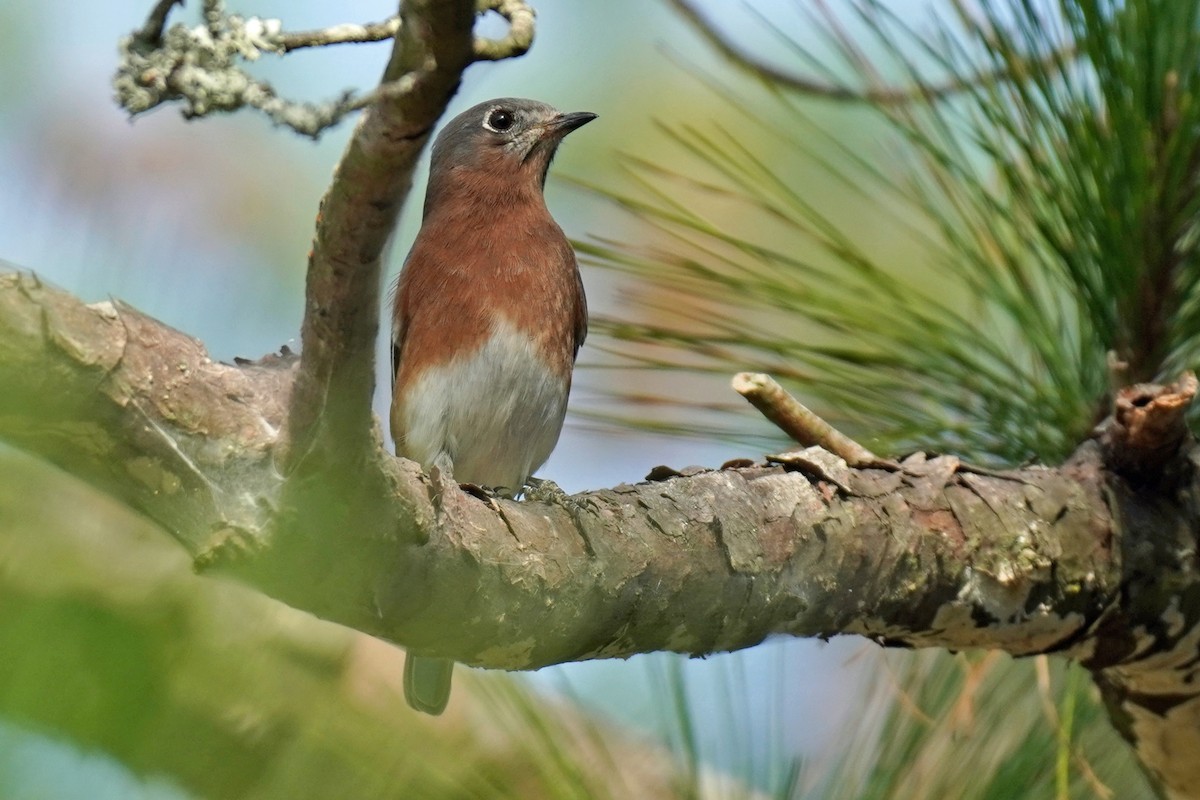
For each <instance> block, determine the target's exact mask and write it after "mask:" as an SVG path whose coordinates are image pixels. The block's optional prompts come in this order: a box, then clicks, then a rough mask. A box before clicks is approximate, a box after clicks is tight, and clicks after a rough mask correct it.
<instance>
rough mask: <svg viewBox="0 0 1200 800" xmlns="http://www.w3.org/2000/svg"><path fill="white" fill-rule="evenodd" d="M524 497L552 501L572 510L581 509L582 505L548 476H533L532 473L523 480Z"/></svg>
mask: <svg viewBox="0 0 1200 800" xmlns="http://www.w3.org/2000/svg"><path fill="white" fill-rule="evenodd" d="M525 499H526V500H533V501H535V502H539V503H553V504H554V505H557V506H563V507H565V508H568V509H570V510H571V511H572V512H578V511H581V510H582V509H583V506H582V505H581V504H580V503H579V502H578V501H576V500H575V499H574V498H573V497H571V495H569V494H567V493H566V492H564V491H563V490H562V488H561V487H560V486H559V485H558V484H557V483H555V482H554V481H552V480H549V479H548V478H535V477H533V476H532V475H530V476H529V477H528V478H527V479H526V480H525Z"/></svg>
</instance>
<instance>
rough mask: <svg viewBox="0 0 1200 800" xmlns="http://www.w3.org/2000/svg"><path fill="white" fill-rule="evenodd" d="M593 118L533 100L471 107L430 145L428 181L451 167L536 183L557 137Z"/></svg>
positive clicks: (505, 100) (510, 99)
mask: <svg viewBox="0 0 1200 800" xmlns="http://www.w3.org/2000/svg"><path fill="white" fill-rule="evenodd" d="M595 118H596V115H595V114H592V113H591V112H588V111H576V112H573V113H568V114H563V113H560V112H559V111H556V110H555V109H554V108H552V107H550V106H548V105H546V104H545V103H539V102H538V101H536V100H525V99H521V98H517V97H501V98H497V99H496V100H488V101H487V102H485V103H480V104H479V105H476V106H473V107H471V108H469V109H467V110H466V111H464V112H463V113H461V114H459V115H458V116H457V117H455V118H454V119H452V120H450V122H449V123H448V124H447V125H446V127H445V128H444V129H442V132H441V133H440V134H439V135H438V137H437V140H436V141H435V142H434V143H433V160H432V163H431V164H430V183H431V184H432V183H434V182H435V181H436V180H438V179H446V178H448V177H449V175H450V173H451V170H465V171H469V172H475V171H478V170H485V171H487V172H489V173H492V174H494V175H495V176H496V177H497V178H501V177H510V178H514V179H515V178H516V177H517V176H518V175H521V174H524V175H526V176H528V177H529V178H536V179H537V180H539V181H541V182H545V180H546V171H547V170H548V169H549V168H550V161H551V160H552V159H553V158H554V153H555V151H556V150H557V149H558V145H559V143H560V142H561V141H562V139H563V137H564V136H566V135H567V134H568V133H570V132H571V131H573V130H575V129H576V128H578V127H580V126H582V125H586V124H587V123H589V122H591V121H592V120H594V119H595Z"/></svg>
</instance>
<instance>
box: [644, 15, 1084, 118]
mask: <svg viewBox="0 0 1200 800" xmlns="http://www.w3.org/2000/svg"><path fill="white" fill-rule="evenodd" d="M667 2H669V3H670V4H671V6H672V7H673V8H674V9H675V10H676V11H677V12H678V13H679V15H680V16H681V17H683V19H684V21H686V22H687V23H689V24H690V25H691V26H692V29H693V30H695V31H696V32H697V33H699V34H700V35H701V36H703V37H704V39H705V40H706V41H707V42H708V43H709V44H710V45H711V46H712V47H713V48H714V49H715V50H716V51H717V52H718V53H720V54H721V55H722V56H723V57H724V58H725V59H726V60H728V61H729V62H730V63H731V64H734V65H735V66H737V67H739V68H741V69H742V70H744V71H746V72H748V73H750V74H751V75H754V76H755V77H757V78H760V79H761V80H764V81H766V82H768V83H770V84H773V85H775V86H778V87H781V88H784V89H788V90H790V91H793V92H798V93H800V94H805V95H810V96H813V97H821V98H824V99H826V100H834V101H839V102H853V103H871V104H875V105H884V106H899V105H906V104H908V103H913V102H916V101H921V100H924V101H929V100H941V99H944V98H947V97H951V96H953V95H955V94H959V93H961V92H964V91H967V90H970V89H973V88H978V87H983V86H990V85H993V84H997V83H1000V82H1002V81H1008V80H1014V79H1015V77H1016V76H1014V75H1013V74H1012V73H1011V72H1010V71H1009V70H1007V69H997V70H991V71H987V72H981V73H979V74H978V75H975V76H973V77H971V78H970V79H968V80H963V79H951V80H946V81H942V82H940V83H924V82H921V83H917V84H916V85H913V86H900V87H886V86H882V87H881V86H870V87H867V88H862V89H858V88H854V87H850V86H843V85H838V84H834V83H827V82H824V81H820V80H816V79H814V78H808V77H805V76H803V75H797V74H795V73H793V72H789V71H787V70H783V69H780V68H779V67H776V66H773V65H772V64H769V63H768V62H766V61H764V60H762V59H761V58H759V57H758V56H755V55H753V54H751V53H748V52H746V51H745V50H743V49H741V48H740V47H738V46H737V45H736V44H734V42H733V40H732V39H730V38H729V37H728V36H727V35H726V34H725V33H724V32H722V31H721V29H720V27H719V26H718V25H716V24H715V23H714V22H713V21H712V20H710V19H708V18H707V17H705V16H704V15H703V14H701V13H700V11H699V10H698V9H697V8H696V7H695V6H694V5H693V4H692V3H691V1H690V0H667ZM841 41H842V42H843V43H848V42H847V40H845V39H844V38H842V39H841ZM1073 55H1074V50H1073V49H1071V48H1065V49H1063V50H1061V51H1056V52H1054V53H1051V54H1049V55H1048V56H1046V57H1045V58H1043V59H1039V61H1040V62H1041V63H1042V64H1044V65H1046V66H1048V67H1053V66H1056V65H1059V64H1061V63H1063V61H1064V60H1066V59H1069V58H1070V57H1072V56H1073Z"/></svg>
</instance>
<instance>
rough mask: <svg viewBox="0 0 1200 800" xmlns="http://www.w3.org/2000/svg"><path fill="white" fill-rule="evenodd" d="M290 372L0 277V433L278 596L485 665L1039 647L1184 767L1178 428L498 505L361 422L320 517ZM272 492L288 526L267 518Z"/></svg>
mask: <svg viewBox="0 0 1200 800" xmlns="http://www.w3.org/2000/svg"><path fill="white" fill-rule="evenodd" d="M296 374H297V368H296V365H295V362H294V360H290V359H288V358H286V357H282V358H281V357H274V358H271V359H268V360H267V361H266V362H265V363H256V364H244V365H234V366H230V365H222V364H213V363H212V362H211V361H209V360H208V358H207V356H206V355H205V353H204V350H203V348H202V347H201V346H200V345H199V344H198V343H197V342H195V340H193V339H191V338H190V337H187V336H185V335H184V334H181V333H179V332H178V331H174V330H172V329H170V328H167V327H166V326H163V325H161V324H159V323H156V322H154V321H153V320H151V319H149V318H147V317H145V316H143V315H140V314H138V313H137V312H135V311H133V310H131V309H128V308H125V307H120V306H114V305H112V304H108V303H104V304H98V305H94V306H85V305H83V304H82V303H80V302H79V301H78V300H75V299H74V298H72V297H70V296H69V295H66V294H64V293H62V292H58V291H55V290H53V289H49V288H47V287H45V286H44V285H42V284H40V283H39V282H38V281H36V279H34V278H31V277H28V276H20V275H10V276H4V277H3V279H2V280H0V384H2V385H4V386H5V387H6V392H5V393H4V394H3V396H2V398H0V436H3V437H4V438H6V439H10V440H15V441H17V442H18V443H19V444H20V445H21V446H22V447H23V448H25V449H27V450H29V451H31V452H36V453H39V454H42V455H44V456H45V457H47V458H49V459H51V460H53V461H55V462H57V463H59V464H62V465H63V466H64V467H66V468H67V469H69V470H70V471H72V472H74V473H76V474H80V475H83V476H85V477H87V478H88V479H89V480H92V481H93V482H96V483H98V484H100V485H102V486H104V487H105V488H106V489H107V490H108V491H111V492H113V493H114V494H116V495H118V496H120V497H121V498H122V499H124V500H125V501H126V502H128V503H129V504H130V505H132V506H133V507H135V508H137V509H139V510H142V511H143V512H145V513H147V514H148V515H150V516H151V517H153V518H155V519H156V520H159V521H161V522H162V523H164V525H166V527H168V528H169V529H172V530H173V531H175V533H176V535H177V536H178V537H179V539H180V541H181V542H182V543H183V545H184V546H185V547H186V548H187V549H188V550H189V552H191V553H192V554H193V556H194V557H195V558H197V559H198V561H199V562H200V563H201V564H203V565H206V566H209V567H216V568H220V569H223V570H227V571H232V572H235V573H237V574H239V575H241V576H242V577H243V578H245V579H247V580H248V581H250V582H252V583H254V584H256V585H257V586H259V587H260V588H262V589H263V590H264V591H266V592H267V593H269V594H271V595H273V596H275V597H277V598H280V599H283V600H285V601H287V602H289V603H291V604H292V605H294V606H296V607H299V608H304V609H307V610H310V611H313V612H314V613H317V614H318V615H320V616H323V617H325V618H328V619H332V620H335V621H338V622H341V623H343V624H346V625H348V626H351V627H353V628H356V629H358V630H362V631H366V632H368V633H372V634H375V635H378V636H381V637H383V638H386V639H390V640H392V641H396V642H400V643H403V644H405V645H408V646H411V647H413V648H414V649H416V650H418V651H420V652H422V653H429V654H437V655H445V656H450V657H453V658H456V659H458V660H461V661H464V662H466V663H471V664H476V665H479V666H485V667H498V668H509V669H521V668H532V667H538V666H542V665H545V664H551V663H557V662H562V661H568V660H578V659H586V658H597V657H620V656H627V655H630V654H633V653H639V652H648V651H652V650H674V651H679V652H686V653H693V654H703V653H710V652H717V651H723V650H731V649H737V648H741V647H747V646H750V645H753V644H755V643H757V642H759V641H761V640H762V639H763V638H764V637H766V636H768V635H771V634H790V635H795V636H829V635H834V634H838V633H858V634H863V635H866V636H869V637H872V638H874V639H876V640H877V641H879V642H881V643H883V644H888V645H899V646H913V647H925V646H933V647H945V648H950V649H961V648H967V647H979V648H991V649H1000V650H1004V651H1007V652H1010V653H1013V654H1017V655H1023V654H1031V653H1042V652H1054V651H1058V652H1063V653H1065V654H1067V655H1069V656H1071V657H1074V658H1077V659H1079V660H1080V661H1081V662H1082V663H1083V664H1084V665H1085V666H1087V667H1088V668H1089V669H1091V670H1092V671H1093V674H1094V675H1095V676H1096V678H1097V681H1098V683H1099V685H1100V686H1101V687H1102V689H1104V691H1105V693H1106V699H1107V701H1108V702H1109V704H1110V705H1111V706H1112V707H1113V709H1114V720H1115V721H1116V722H1117V724H1118V725H1119V726H1120V727H1122V729H1123V731H1124V732H1125V734H1126V735H1127V736H1128V737H1129V738H1130V739H1131V740H1132V741H1133V742H1134V744H1135V745H1136V746H1137V747H1138V752H1139V756H1140V757H1141V758H1142V761H1143V763H1144V764H1146V765H1147V766H1148V767H1149V768H1150V769H1151V770H1152V771H1153V772H1154V774H1156V775H1157V776H1158V777H1159V778H1160V779H1161V780H1163V781H1164V782H1165V783H1166V784H1167V785H1168V786H1170V785H1185V784H1181V783H1179V782H1178V781H1180V780H1184V779H1190V777H1191V776H1190V773H1189V770H1190V769H1191V768H1190V767H1188V766H1187V764H1184V763H1181V760H1180V759H1172V758H1171V757H1170V753H1171V752H1172V751H1173V748H1175V747H1182V746H1184V745H1186V743H1187V742H1188V741H1190V739H1189V737H1191V736H1192V735H1193V731H1194V730H1196V729H1197V726H1198V725H1200V699H1198V697H1200V693H1198V692H1200V690H1197V689H1196V688H1195V685H1194V684H1193V681H1192V678H1193V677H1194V674H1195V672H1196V669H1197V668H1196V664H1195V658H1194V656H1195V653H1196V641H1197V640H1198V639H1200V580H1197V574H1196V568H1195V565H1194V563H1193V559H1192V557H1191V554H1192V553H1193V552H1194V550H1195V531H1196V530H1197V529H1200V508H1198V506H1197V503H1196V498H1198V497H1200V482H1198V481H1197V479H1196V476H1195V472H1194V470H1193V469H1192V464H1193V461H1194V459H1195V457H1196V456H1195V451H1189V450H1188V448H1190V447H1191V445H1190V440H1188V441H1187V442H1181V443H1177V445H1181V446H1182V447H1183V450H1182V451H1181V452H1174V451H1172V452H1170V453H1167V454H1166V457H1170V458H1173V459H1174V462H1175V463H1174V464H1173V466H1172V469H1171V470H1167V471H1166V473H1169V474H1171V475H1173V476H1175V478H1174V480H1173V481H1172V482H1171V484H1170V485H1169V486H1164V487H1155V486H1153V485H1144V484H1143V485H1139V486H1137V487H1136V488H1130V487H1131V484H1130V483H1129V482H1128V481H1126V480H1125V479H1124V478H1122V477H1121V476H1120V475H1118V474H1114V473H1112V472H1110V471H1108V470H1107V469H1106V467H1105V462H1104V457H1103V455H1102V454H1103V453H1104V452H1105V448H1104V447H1101V446H1098V445H1096V444H1090V443H1089V444H1088V445H1085V446H1084V447H1083V448H1082V449H1081V450H1080V451H1079V453H1077V455H1076V457H1075V458H1074V459H1073V460H1072V461H1070V462H1068V463H1067V464H1064V465H1062V466H1061V467H1058V468H1054V469H1051V468H1044V467H1037V468H1028V469H1023V470H1018V471H1014V472H1012V473H1009V474H1004V475H988V474H979V473H978V472H974V471H971V470H970V469H969V468H964V467H963V466H962V465H961V464H960V463H959V462H958V461H957V460H956V459H954V458H952V457H937V458H925V457H923V456H919V457H914V458H910V459H908V460H906V461H904V462H903V464H902V465H901V466H900V468H899V469H894V468H886V467H885V468H874V469H851V468H849V467H847V466H845V464H844V462H840V461H839V460H837V459H834V458H830V457H829V456H828V454H825V453H824V452H823V451H819V450H815V449H814V450H812V451H805V453H802V454H799V455H796V454H793V456H792V457H789V459H788V464H787V466H786V467H783V466H774V467H770V466H752V467H746V468H741V469H728V470H713V471H695V472H689V473H687V474H682V475H675V476H674V477H671V478H669V479H667V480H661V481H657V482H647V483H642V484H638V485H636V486H618V487H616V488H614V489H610V490H600V491H594V492H588V493H585V494H581V495H576V496H574V497H572V498H570V499H569V500H568V501H566V502H563V503H558V504H555V503H551V504H546V503H514V502H508V501H500V502H499V503H498V506H497V507H496V508H493V507H492V506H491V505H489V504H488V503H485V502H482V501H479V500H477V499H475V498H474V497H471V496H469V495H466V494H463V493H451V494H449V495H447V496H445V497H443V498H442V500H441V502H440V503H438V504H436V505H435V504H434V503H433V502H432V501H431V497H432V496H433V494H432V493H431V492H430V487H429V485H428V483H427V480H426V478H425V477H424V476H423V475H421V473H420V472H419V470H418V469H417V467H416V465H414V464H412V463H411V462H408V461H404V460H401V459H397V458H395V457H393V456H391V455H389V454H388V453H387V452H386V451H385V450H384V449H383V447H382V445H381V443H380V442H379V441H378V440H376V441H374V443H373V445H372V447H373V449H372V452H371V468H372V469H373V470H375V471H377V472H378V474H381V475H383V476H384V478H385V480H384V483H383V485H382V488H380V487H374V486H372V487H367V488H363V487H359V489H358V490H357V491H356V493H355V494H354V496H353V498H351V499H347V498H346V497H345V496H343V497H342V498H341V500H342V505H341V510H340V511H338V512H337V517H338V519H339V520H341V521H342V522H343V523H344V526H343V527H338V528H330V527H328V525H327V523H328V519H326V518H324V515H320V514H314V515H311V516H309V517H307V518H301V517H298V516H296V515H294V514H290V513H288V512H287V511H286V510H278V511H277V510H276V509H279V508H280V507H279V505H278V498H279V496H280V494H279V493H280V489H281V485H282V481H283V479H282V478H281V477H280V476H279V474H278V472H277V471H276V469H275V468H274V465H273V463H272V461H271V458H270V452H271V450H272V448H273V446H274V444H276V443H277V437H278V436H279V433H278V430H279V428H278V422H279V421H280V419H281V415H282V409H283V408H284V407H285V406H286V403H287V398H288V396H289V391H290V390H291V383H292V381H293V380H294V378H295V375H296ZM1180 391H1182V392H1183V393H1186V392H1187V391H1188V387H1186V386H1183V387H1182V388H1181V389H1180ZM1165 405H1167V406H1171V405H1172V404H1171V403H1165ZM1138 407H1139V408H1140V407H1142V406H1141V405H1139V406H1138ZM1175 407H1178V404H1175ZM1141 427H1142V428H1143V429H1149V428H1152V427H1153V426H1144V425H1143V426H1141ZM1166 427H1167V428H1168V429H1169V430H1174V428H1173V427H1172V426H1166ZM83 430H86V432H87V434H88V435H87V437H86V440H87V446H86V447H84V446H81V445H80V441H81V439H80V436H79V434H80V431H83ZM1105 444H1107V445H1108V449H1111V442H1105ZM1148 449H1149V450H1155V448H1154V447H1150V448H1148ZM1137 461H1138V464H1139V468H1143V467H1144V459H1141V458H1139V459H1138V460H1137ZM1166 473H1165V474H1166ZM1181 476H1182V477H1183V478H1184V479H1183V480H1182V481H1180V477H1181ZM284 517H286V518H287V519H286V524H287V525H288V526H289V528H290V531H291V534H292V535H289V536H285V537H279V536H275V537H272V536H271V535H270V534H271V532H272V531H273V530H275V529H276V528H277V527H278V526H279V525H280V524H284V523H283V522H282V518H284ZM463 587H470V588H469V591H464V588H463ZM418 612H419V613H418ZM1187 761H1188V762H1189V763H1190V761H1191V760H1190V759H1188V760H1187ZM1181 776H1183V777H1181ZM1192 785H1194V784H1192ZM1181 796H1182V795H1181Z"/></svg>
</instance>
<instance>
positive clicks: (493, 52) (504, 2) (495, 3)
mask: <svg viewBox="0 0 1200 800" xmlns="http://www.w3.org/2000/svg"><path fill="white" fill-rule="evenodd" d="M487 11H495V12H496V13H497V14H499V15H500V16H502V17H504V18H505V19H506V20H508V34H507V35H506V36H504V37H503V38H501V39H487V38H485V37H482V36H477V37H475V60H476V61H499V60H501V59H504V58H512V57H513V56H519V55H523V54H524V53H525V52H526V51H528V50H529V48H530V47H532V46H533V33H534V18H535V14H534V11H533V8H531V7H530V6H529V4H528V3H526V2H524V0H479V12H480V13H485V12H487Z"/></svg>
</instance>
